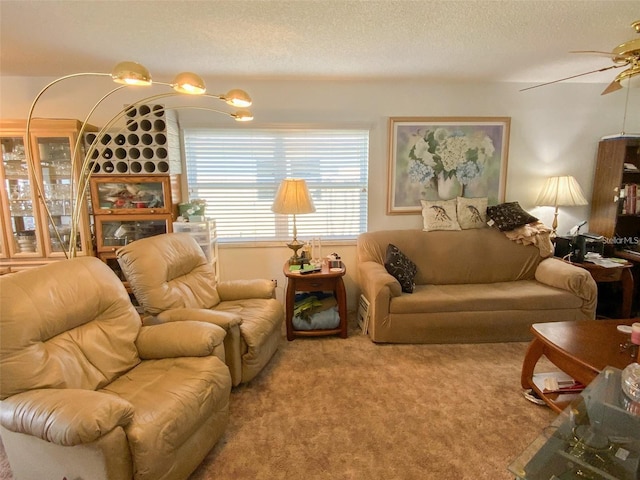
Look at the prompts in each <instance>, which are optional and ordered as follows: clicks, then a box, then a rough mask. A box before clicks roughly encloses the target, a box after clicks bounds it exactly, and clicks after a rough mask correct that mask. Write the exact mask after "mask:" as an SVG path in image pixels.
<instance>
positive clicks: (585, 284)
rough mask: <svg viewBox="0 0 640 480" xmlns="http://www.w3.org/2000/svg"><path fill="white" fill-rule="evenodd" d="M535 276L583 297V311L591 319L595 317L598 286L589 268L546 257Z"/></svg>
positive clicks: (541, 281)
mask: <svg viewBox="0 0 640 480" xmlns="http://www.w3.org/2000/svg"><path fill="white" fill-rule="evenodd" d="M535 277H536V280H537V281H538V282H540V283H544V284H545V285H549V286H551V287H555V288H560V289H562V290H566V291H568V292H571V293H573V294H574V295H576V296H577V297H578V298H581V299H582V300H583V304H582V309H581V310H582V312H583V313H584V314H585V316H586V317H587V318H589V319H594V318H595V316H596V313H595V312H596V304H597V302H598V286H597V285H596V282H595V281H594V280H593V277H592V276H591V274H590V273H589V272H588V271H587V270H585V269H584V268H580V267H578V266H576V265H571V264H570V263H567V262H565V261H563V260H560V259H559V258H546V259H544V260H542V261H541V262H540V264H539V265H538V268H537V269H536V273H535Z"/></svg>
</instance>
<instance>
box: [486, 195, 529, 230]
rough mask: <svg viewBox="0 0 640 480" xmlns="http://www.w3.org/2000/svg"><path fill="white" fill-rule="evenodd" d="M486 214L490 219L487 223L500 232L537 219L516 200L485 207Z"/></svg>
mask: <svg viewBox="0 0 640 480" xmlns="http://www.w3.org/2000/svg"><path fill="white" fill-rule="evenodd" d="M487 216H488V217H489V218H490V219H491V220H490V222H489V224H490V225H495V226H496V227H498V228H499V229H500V231H501V232H506V231H508V230H513V229H514V228H518V227H522V226H523V225H526V224H528V223H532V222H537V221H538V219H537V218H536V217H534V216H533V215H531V214H530V213H529V212H526V211H525V210H523V209H522V207H521V206H520V204H519V203H518V202H507V203H501V204H500V205H492V206H490V207H487Z"/></svg>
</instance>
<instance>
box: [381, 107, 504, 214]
mask: <svg viewBox="0 0 640 480" xmlns="http://www.w3.org/2000/svg"><path fill="white" fill-rule="evenodd" d="M510 123H511V118H510V117H390V118H389V171H388V185H387V199H388V201H387V213H389V214H413V213H420V212H421V210H422V209H421V204H420V200H450V199H453V198H456V197H468V198H477V197H487V198H488V204H489V205H496V204H498V203H502V202H504V198H505V186H506V180H507V159H508V153H509V127H510Z"/></svg>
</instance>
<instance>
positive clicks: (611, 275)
mask: <svg viewBox="0 0 640 480" xmlns="http://www.w3.org/2000/svg"><path fill="white" fill-rule="evenodd" d="M572 263H573V264H574V265H576V266H578V267H582V268H584V269H585V270H587V271H588V272H589V273H590V274H591V276H592V277H593V279H594V280H595V281H596V283H604V282H620V283H621V284H622V307H621V311H620V318H629V317H631V304H632V303H633V274H632V273H631V268H632V267H633V264H632V263H629V262H627V263H622V264H620V266H617V267H603V266H600V265H596V264H595V263H591V262H582V263H577V262H572Z"/></svg>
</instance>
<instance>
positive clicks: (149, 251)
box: [116, 233, 284, 386]
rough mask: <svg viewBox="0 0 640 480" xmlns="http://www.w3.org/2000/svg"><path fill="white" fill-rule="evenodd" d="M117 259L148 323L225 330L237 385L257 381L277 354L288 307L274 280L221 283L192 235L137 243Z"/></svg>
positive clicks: (170, 235)
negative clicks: (188, 323)
mask: <svg viewBox="0 0 640 480" xmlns="http://www.w3.org/2000/svg"><path fill="white" fill-rule="evenodd" d="M116 255H117V257H118V263H119V264H120V267H121V268H122V272H123V273H124V275H125V276H126V278H127V280H128V281H129V284H130V285H131V289H132V290H133V293H134V295H135V297H136V299H137V300H138V302H139V303H140V305H142V306H143V307H144V309H145V311H146V312H148V313H149V314H151V315H153V317H151V318H150V319H149V320H146V321H145V322H148V323H154V322H161V323H165V322H175V321H183V320H198V321H202V322H209V323H213V324H216V325H219V326H221V327H222V328H224V329H225V331H226V333H227V336H226V338H225V341H224V346H225V361H226V363H227V365H228V367H229V370H230V372H231V379H232V381H233V385H234V386H235V385H238V384H240V383H246V382H249V381H251V380H252V379H253V378H254V377H255V376H256V375H257V374H258V373H260V371H261V370H262V369H263V368H264V367H265V366H266V365H267V363H269V360H270V359H271V357H272V356H273V355H274V353H275V352H276V351H277V349H278V346H279V344H280V340H281V338H282V331H281V330H282V324H283V322H284V309H283V307H282V304H281V303H280V302H279V301H278V300H276V299H275V295H274V291H275V285H274V284H273V282H272V281H271V280H267V279H254V280H234V281H226V282H220V283H216V279H215V272H214V270H213V267H212V266H211V264H210V263H209V261H208V260H207V258H206V257H205V255H204V253H202V249H201V248H200V246H199V245H198V243H197V242H196V241H195V240H194V238H193V237H192V236H190V235H189V234H188V233H167V234H163V235H156V236H154V237H149V238H143V239H142V240H136V241H135V242H133V243H130V244H129V245H127V246H125V247H122V248H120V249H119V250H118V251H117V252H116Z"/></svg>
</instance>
